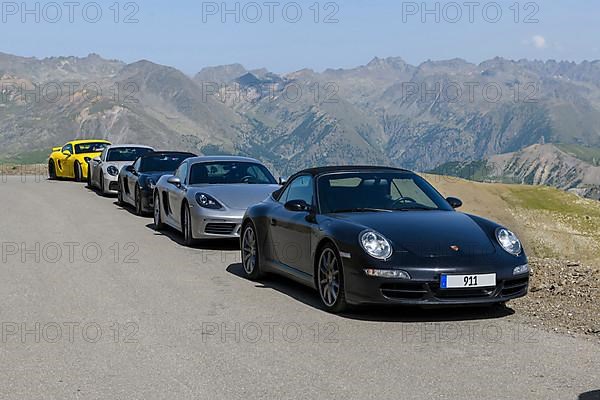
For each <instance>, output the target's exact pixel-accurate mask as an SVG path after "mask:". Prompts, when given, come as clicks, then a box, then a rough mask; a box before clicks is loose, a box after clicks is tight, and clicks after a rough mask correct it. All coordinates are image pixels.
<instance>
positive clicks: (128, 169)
mask: <svg viewBox="0 0 600 400" xmlns="http://www.w3.org/2000/svg"><path fill="white" fill-rule="evenodd" d="M125 171H127V172H131V173H133V172H135V168H133V165H128V166H126V167H125Z"/></svg>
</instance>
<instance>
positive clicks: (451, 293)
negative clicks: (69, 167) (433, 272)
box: [380, 277, 529, 300]
mask: <svg viewBox="0 0 600 400" xmlns="http://www.w3.org/2000/svg"><path fill="white" fill-rule="evenodd" d="M528 284H529V277H525V278H519V279H513V280H506V281H499V282H498V285H497V286H496V287H495V288H474V289H440V285H439V282H428V283H417V282H402V283H384V284H383V285H381V288H380V290H381V294H383V295H384V296H385V297H387V298H390V299H395V300H428V299H440V300H457V299H485V298H493V297H506V296H514V295H518V294H521V293H523V292H526V291H527V285H528Z"/></svg>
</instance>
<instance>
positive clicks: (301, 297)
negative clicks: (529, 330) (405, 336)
mask: <svg viewBox="0 0 600 400" xmlns="http://www.w3.org/2000/svg"><path fill="white" fill-rule="evenodd" d="M227 272H229V273H230V274H232V275H235V276H237V277H238V278H241V279H245V280H248V279H247V278H246V276H245V275H244V272H243V266H242V264H239V263H238V264H231V265H230V266H229V267H227ZM252 283H253V284H255V286H256V287H257V288H261V289H273V290H276V291H278V292H280V293H282V294H284V295H286V296H289V297H291V298H293V299H295V300H297V301H299V302H302V303H304V304H306V305H308V306H310V307H313V308H315V309H319V310H322V307H321V302H320V299H319V295H318V293H317V292H316V291H315V290H313V289H311V288H308V287H306V286H304V285H302V284H300V283H296V282H294V281H292V280H289V279H286V278H283V277H280V276H278V275H274V274H269V275H267V276H266V277H265V278H263V279H261V280H260V281H258V282H252ZM512 314H514V310H513V309H512V308H510V307H507V306H486V307H483V306H480V307H473V306H469V307H468V306H459V307H457V306H452V307H415V306H396V305H395V306H387V305H377V306H360V307H352V308H351V310H350V311H349V312H346V313H343V314H340V316H341V317H344V318H348V319H354V320H359V321H374V322H375V321H376V322H444V321H472V320H486V319H496V318H503V317H507V316H509V315H512ZM580 400H581V399H580Z"/></svg>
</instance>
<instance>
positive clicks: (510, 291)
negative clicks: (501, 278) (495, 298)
mask: <svg viewBox="0 0 600 400" xmlns="http://www.w3.org/2000/svg"><path fill="white" fill-rule="evenodd" d="M527 285H529V277H525V278H521V279H515V280H511V281H505V282H504V287H503V288H502V296H511V295H514V294H517V293H520V292H522V291H524V290H527Z"/></svg>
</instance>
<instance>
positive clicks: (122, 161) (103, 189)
mask: <svg viewBox="0 0 600 400" xmlns="http://www.w3.org/2000/svg"><path fill="white" fill-rule="evenodd" d="M152 151H154V149H153V148H152V147H148V146H143V145H138V144H119V145H113V146H108V147H106V148H105V149H104V150H103V151H102V154H100V156H98V157H96V158H94V159H92V160H90V161H89V168H88V186H89V187H90V188H97V189H99V190H100V193H102V194H117V192H118V188H119V183H118V178H119V172H121V168H123V167H126V166H128V165H131V164H133V162H134V161H135V160H136V159H137V158H138V157H141V156H143V155H144V154H146V153H150V152H152Z"/></svg>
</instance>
